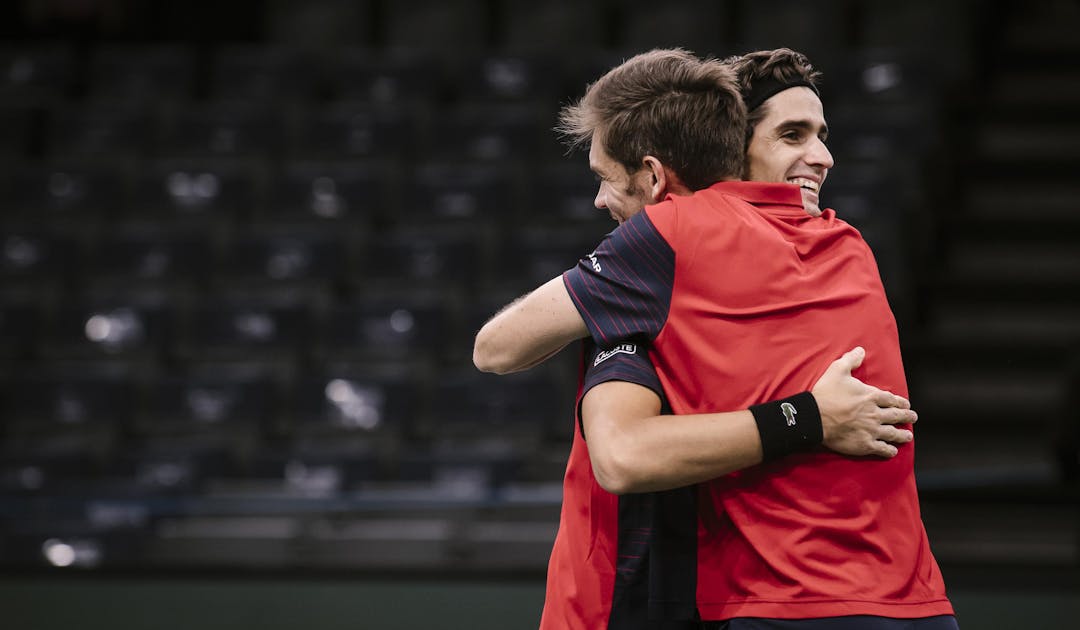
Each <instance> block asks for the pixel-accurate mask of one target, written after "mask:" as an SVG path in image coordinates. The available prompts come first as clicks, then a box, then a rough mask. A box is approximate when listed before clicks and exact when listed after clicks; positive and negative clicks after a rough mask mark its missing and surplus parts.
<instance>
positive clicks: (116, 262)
mask: <svg viewBox="0 0 1080 630" xmlns="http://www.w3.org/2000/svg"><path fill="white" fill-rule="evenodd" d="M212 259H213V248H212V247H211V244H210V243H208V242H207V241H206V239H205V238H203V237H202V236H201V235H200V234H199V233H198V232H196V231H194V230H190V229H189V230H182V229H176V228H173V229H166V228H163V227H160V226H154V227H142V228H140V227H128V228H119V229H116V230H114V231H110V232H106V233H104V234H102V235H101V236H100V237H99V238H98V239H95V242H94V246H93V252H92V253H91V255H90V263H89V265H87V267H86V268H84V269H85V271H86V272H87V273H86V276H85V282H87V283H88V284H89V285H90V286H93V287H133V286H140V287H143V288H151V287H157V288H165V289H168V288H173V287H176V288H186V289H192V288H195V287H197V286H200V285H202V284H203V283H205V281H206V279H207V275H208V272H209V270H210V261H211V260H212Z"/></svg>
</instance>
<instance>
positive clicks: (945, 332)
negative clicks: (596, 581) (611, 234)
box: [0, 0, 1080, 573]
mask: <svg viewBox="0 0 1080 630" xmlns="http://www.w3.org/2000/svg"><path fill="white" fill-rule="evenodd" d="M279 4H281V5H283V6H282V7H278V9H279V11H281V12H282V13H281V14H275V15H271V16H268V17H267V23H268V24H272V28H271V27H267V29H266V30H267V33H264V34H262V35H261V36H256V37H251V36H250V31H248V30H245V31H243V32H244V33H245V36H238V37H230V36H229V35H228V34H219V35H217V36H216V37H213V38H207V37H200V36H197V34H195V33H192V32H189V31H186V30H184V29H183V28H181V27H179V26H178V27H177V30H176V31H174V32H168V29H167V28H166V31H167V32H166V33H165V34H164V36H163V37H161V38H160V40H152V41H148V39H149V38H146V37H135V36H133V33H127V34H126V35H127V36H125V34H123V33H121V34H116V33H109V32H104V33H96V34H95V36H94V37H92V38H90V39H89V40H87V39H86V37H85V36H79V37H76V36H74V35H70V34H69V35H67V36H66V37H65V34H64V33H53V32H48V31H47V29H46V30H45V31H44V32H43V31H42V29H45V27H42V26H40V25H38V26H35V25H33V24H31V23H30V22H29V21H27V22H25V23H24V24H23V25H22V28H23V30H22V31H19V32H14V29H15V27H12V26H8V27H6V28H7V32H8V36H7V39H6V40H5V41H3V42H2V45H0V162H2V163H3V166H4V168H3V169H2V170H0V192H2V196H0V379H2V381H0V383H2V385H0V392H2V394H0V431H2V441H0V515H2V519H0V568H2V569H8V570H22V569H32V568H40V567H46V566H50V565H61V564H74V565H77V566H84V567H87V568H105V569H108V568H134V569H162V568H172V567H189V568H190V567H202V568H251V567H261V568H276V569H346V570H354V569H370V570H383V569H387V568H391V569H414V568H422V569H430V570H445V569H448V568H458V569H461V570H466V571H468V570H496V571H516V572H526V573H529V572H531V573H537V572H540V571H543V569H544V566H545V563H546V559H547V554H548V551H549V550H550V543H551V540H552V537H553V534H554V528H555V524H556V522H557V517H558V506H559V500H560V496H559V486H560V483H561V476H562V467H563V465H564V463H565V459H566V454H567V453H568V451H569V435H570V432H571V431H572V430H573V426H572V400H571V396H572V393H573V388H574V386H575V382H574V379H575V376H576V371H575V360H576V357H575V356H574V351H573V349H570V350H567V351H564V353H563V355H562V356H560V357H559V358H558V360H556V361H555V362H553V364H552V365H549V366H546V367H545V368H543V369H540V370H536V371H534V372H532V373H529V374H527V375H522V376H518V377H514V378H496V377H490V376H487V375H481V374H479V373H477V372H475V370H473V369H472V365H471V359H470V357H471V342H472V335H473V333H474V332H475V330H476V329H477V328H478V326H479V325H480V324H481V323H482V321H483V319H484V317H486V316H487V315H490V314H492V313H494V312H495V310H496V309H497V308H498V307H499V306H500V305H501V304H503V303H505V302H507V301H509V300H510V299H512V298H513V297H515V296H516V295H519V294H521V293H523V292H525V291H526V290H528V289H530V288H532V287H534V286H535V285H537V284H538V283H540V282H542V281H544V280H546V279H548V278H550V277H552V276H554V275H555V274H557V273H559V272H560V271H562V270H563V269H565V268H567V267H569V266H571V265H572V264H574V262H575V260H576V259H578V258H580V257H581V256H582V255H583V254H585V253H587V252H588V250H589V249H590V248H591V247H592V246H593V245H594V244H595V243H596V242H598V241H599V239H600V238H602V236H603V234H604V233H605V232H606V231H607V230H608V229H610V227H611V225H610V222H609V221H608V220H607V217H606V216H604V215H603V214H602V213H600V212H598V211H596V210H595V209H594V208H592V205H591V204H592V199H593V195H594V194H595V183H594V182H593V181H592V179H591V176H590V175H589V173H588V172H587V169H586V164H585V159H584V157H583V156H581V155H574V156H570V157H565V156H563V155H561V154H560V151H561V149H560V147H559V146H558V145H557V144H556V143H555V142H554V139H553V138H554V136H553V134H552V133H551V131H550V129H551V127H552V126H553V125H554V122H555V116H556V112H557V110H558V107H559V106H560V105H561V104H564V103H566V102H568V101H569V100H570V99H572V98H573V97H575V96H577V95H579V94H580V93H581V92H582V90H583V88H584V86H585V83H586V82H587V81H588V80H591V79H593V78H595V77H596V76H598V75H599V73H601V72H602V71H603V70H604V69H606V68H607V67H609V66H610V65H611V64H613V63H616V62H618V61H619V60H620V59H621V58H623V57H625V56H628V55H630V54H633V53H635V52H639V51H641V50H643V49H646V48H649V47H652V46H657V45H674V44H682V45H684V46H686V47H688V48H691V49H694V50H696V51H698V52H702V53H711V54H713V55H717V56H726V55H730V54H736V53H740V52H745V51H747V50H750V49H753V48H759V47H774V46H780V45H787V46H792V47H795V48H802V49H805V50H806V51H807V52H808V53H810V54H811V56H812V58H813V59H814V60H815V62H816V64H817V65H818V66H819V67H820V68H821V69H822V70H823V71H824V73H825V79H824V90H823V91H824V94H825V99H826V112H827V114H829V122H830V127H831V137H830V144H831V147H832V150H833V152H834V154H835V157H836V162H837V167H836V168H835V170H834V171H833V172H832V174H831V175H830V177H829V182H828V184H827V185H826V186H825V188H824V190H823V199H824V200H825V202H826V204H827V205H830V206H834V207H836V208H837V210H838V212H839V214H840V215H841V217H842V218H845V219H847V220H848V221H850V222H851V223H853V224H854V225H856V227H858V228H859V229H860V230H861V231H862V232H863V234H864V235H865V237H866V238H867V240H868V241H869V242H870V243H871V245H872V246H873V247H874V249H875V252H876V254H877V257H878V262H879V266H880V269H881V273H882V276H883V278H884V281H885V284H886V287H887V290H888V292H889V295H890V299H891V301H892V303H893V305H894V308H895V310H896V312H897V315H898V318H899V320H900V325H901V335H902V339H903V341H904V345H905V353H906V355H905V356H906V363H907V367H908V374H909V380H910V386H911V398H912V400H913V402H914V404H915V407H916V408H917V409H918V410H919V412H920V417H921V421H920V423H919V425H918V434H919V440H918V441H917V444H918V449H919V450H918V453H919V455H918V468H917V471H918V476H919V481H920V484H921V488H922V492H923V499H924V511H925V517H926V522H927V525H928V527H929V528H930V536H931V540H932V541H933V543H934V549H935V552H936V553H937V554H938V555H939V558H940V559H941V560H942V562H943V563H945V564H948V563H958V564H968V565H975V566H983V565H986V566H991V565H993V566H998V565H1001V564H1005V565H1009V563H1012V564H1015V565H1017V566H1020V565H1023V566H1029V565H1035V566H1048V567H1069V568H1073V569H1076V568H1078V567H1080V507H1078V506H1080V494H1078V483H1080V476H1078V468H1080V465H1078V458H1080V412H1078V411H1077V409H1078V408H1080V407H1078V406H1077V405H1076V404H1075V402H1074V401H1073V399H1072V398H1073V395H1074V394H1075V392H1076V391H1077V389H1078V387H1080V360H1078V359H1077V356H1078V353H1077V352H1076V351H1077V350H1078V349H1080V241H1078V239H1077V237H1076V234H1077V228H1078V227H1080V221H1078V217H1080V212H1077V210H1078V208H1077V201H1076V200H1077V199H1078V193H1080V190H1078V185H1077V178H1076V167H1077V166H1080V153H1078V147H1080V127H1077V121H1076V116H1075V114H1076V111H1077V106H1078V105H1080V66H1077V64H1076V63H1075V61H1064V59H1066V58H1068V59H1072V60H1075V59H1076V57H1075V56H1074V55H1075V54H1076V53H1077V52H1078V49H1077V44H1076V39H1075V37H1070V36H1069V35H1064V36H1063V35H1060V34H1059V33H1058V30H1059V29H1060V28H1061V24H1059V23H1058V21H1057V20H1055V13H1054V11H1055V10H1056V6H1055V5H1054V3H1045V4H1046V8H1045V10H1043V11H1030V12H1028V11H1021V10H1019V9H1018V8H1017V7H1019V6H1020V5H1019V4H1018V3H1006V4H1007V5H1009V7H1010V8H1007V9H1003V10H1004V11H1005V13H1006V14H1007V15H1008V16H1010V17H1015V18H1016V20H1015V21H1006V20H990V19H989V18H987V17H985V15H984V12H985V11H986V7H985V6H983V4H984V3H980V2H969V3H956V4H949V5H948V6H947V7H946V6H944V5H945V4H948V3H918V2H916V3H896V2H884V1H878V0H857V1H854V2H840V1H830V2H820V3H805V2H780V3H759V2H752V1H749V0H730V1H727V2H717V3H712V4H709V5H708V6H707V7H704V8H703V7H702V6H701V5H700V4H699V3H694V2H666V3H661V4H662V5H663V6H662V7H661V8H660V10H659V11H658V12H657V13H653V12H646V11H645V7H646V6H648V7H652V6H653V5H652V3H644V2H627V3H612V2H605V1H601V0H595V1H590V2H582V3H579V2H569V1H565V2H564V1H553V2H546V3H545V2H540V3H537V2H523V1H518V0H486V1H485V0H472V1H471V2H450V3H447V2H438V1H429V0H409V1H407V2H400V1H394V2H391V1H389V0H368V1H367V2H362V3H353V5H355V6H349V7H345V6H344V5H345V4H349V3H338V4H340V5H341V7H340V10H341V11H342V19H346V18H347V19H348V21H347V22H345V23H347V24H349V25H352V27H354V28H356V33H355V35H354V36H352V37H348V36H343V35H342V34H341V33H340V32H337V31H335V33H336V34H335V37H336V43H335V47H333V48H332V49H331V48H328V46H329V44H325V43H320V42H317V41H315V40H316V39H317V37H316V35H317V34H316V35H313V34H312V33H310V32H304V31H302V30H301V29H303V28H305V25H308V26H310V24H313V23H314V24H324V25H325V24H327V23H329V22H327V21H326V20H325V16H324V15H323V14H322V13H318V12H317V11H316V8H311V7H309V8H308V9H307V10H306V12H304V11H302V10H301V9H299V8H297V7H298V6H299V4H301V3H296V4H297V6H286V5H289V3H279ZM1036 4H1038V3H1036ZM241 5H242V6H245V7H246V6H249V5H248V3H241ZM316 5H317V8H318V11H323V10H332V9H333V6H335V5H334V3H315V4H313V5H312V7H315V6H316ZM1014 5H1015V6H1014ZM198 6H199V7H203V6H204V5H198ZM1040 6H1041V5H1040ZM327 7H330V8H329V9H328V8H327ZM190 10H191V11H199V10H206V9H205V8H203V9H198V8H195V7H193V8H191V9H190ZM331 15H332V13H331ZM291 18H295V19H293V20H292V21H290V19H291ZM227 22H228V20H226V23H227ZM991 22H992V23H991ZM1075 23H1076V22H1073V24H1075ZM683 27H685V28H683ZM157 28H159V29H160V28H162V27H161V26H160V23H158V26H157ZM222 28H224V27H222ZM218 30H220V29H218ZM657 30H659V31H662V33H660V34H655V33H654V31H657ZM84 35H85V33H84ZM342 40H344V41H342ZM1070 55H1072V56H1070ZM342 543H347V544H342ZM57 545H63V546H64V547H63V549H64V553H63V554H59V552H58V551H57V550H58V549H60V548H59V547H57Z"/></svg>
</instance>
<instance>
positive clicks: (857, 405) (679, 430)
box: [581, 348, 916, 494]
mask: <svg viewBox="0 0 1080 630" xmlns="http://www.w3.org/2000/svg"><path fill="white" fill-rule="evenodd" d="M864 355H865V353H864V352H863V351H862V349H861V348H857V349H855V350H852V351H851V352H848V353H847V354H845V355H844V356H843V357H841V358H840V359H837V360H836V361H834V362H833V363H832V365H830V366H829V369H828V370H827V371H826V372H825V374H824V375H823V376H822V377H821V379H819V380H818V382H817V383H816V384H815V385H814V389H813V390H812V393H813V394H814V398H815V400H816V401H817V403H818V408H819V410H820V411H821V421H822V429H823V433H824V441H823V443H824V445H825V447H826V448H829V449H832V450H834V451H836V452H838V453H841V454H844V455H850V456H865V455H877V456H880V457H884V458H889V457H892V456H894V455H896V453H897V449H896V446H894V444H904V443H907V442H910V441H911V439H912V434H911V432H910V431H907V430H904V429H899V428H897V427H895V426H892V425H894V424H902V423H908V422H914V421H915V420H916V415H915V412H914V411H911V410H910V409H909V408H908V407H909V405H908V402H907V400H905V399H903V398H901V397H899V396H895V395H893V394H890V393H888V392H884V391H882V390H879V389H877V388H875V387H872V386H869V385H866V384H864V383H862V382H861V381H859V380H858V379H856V378H854V377H853V376H851V370H853V369H854V368H856V367H858V366H859V365H860V364H861V363H862V360H863V357H864ZM659 414H660V398H659V397H658V396H657V395H656V393H655V392H653V391H652V390H651V389H649V388H647V387H643V386H641V385H637V384H634V383H628V382H624V381H608V382H605V383H601V384H599V385H597V386H595V387H593V388H592V389H590V390H589V391H588V392H587V393H586V394H585V397H584V399H583V400H582V403H581V417H582V425H583V428H584V431H585V437H586V440H587V441H588V443H589V457H590V458H591V460H592V466H593V472H594V474H595V475H596V479H597V481H598V482H599V483H600V485H601V486H602V487H603V488H604V489H606V490H608V491H609V492H613V493H615V494H623V493H628V492H652V491H658V490H668V489H671V488H678V487H682V486H686V485H690V484H694V483H699V482H702V481H707V480H709V479H714V478H716V477H720V476H723V475H726V474H728V473H730V472H733V471H736V470H741V469H743V468H747V467H749V466H753V465H755V464H759V463H761V461H762V449H761V438H760V436H759V434H758V429H757V424H756V423H755V421H754V416H753V414H752V413H751V412H750V411H749V410H742V411H733V412H726V413H708V414H694V415H681V416H672V415H665V416H661V415H659Z"/></svg>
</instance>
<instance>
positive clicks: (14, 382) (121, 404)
mask: <svg viewBox="0 0 1080 630" xmlns="http://www.w3.org/2000/svg"><path fill="white" fill-rule="evenodd" d="M6 380H7V382H6V383H5V384H4V387H3V391H4V397H3V409H4V418H5V425H6V426H5V447H6V449H9V450H12V451H14V452H22V453H78V454H89V455H92V456H94V457H99V458H100V457H104V456H107V455H108V454H109V453H110V452H111V449H112V448H113V447H114V446H115V443H116V441H117V439H118V437H119V435H120V433H121V432H122V431H123V430H124V429H125V427H127V426H129V424H130V422H131V419H132V417H133V415H134V411H135V408H136V404H137V394H138V381H137V380H136V375H135V374H134V373H133V372H132V370H131V367H130V366H129V365H124V364H119V363H115V362H108V363H105V362H83V363H80V364H73V365H66V366H65V365H58V366H55V367H48V366H36V367H31V368H28V369H25V370H23V371H22V372H21V373H19V374H16V375H13V376H12V377H11V378H9V379H6Z"/></svg>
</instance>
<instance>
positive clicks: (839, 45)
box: [728, 0, 850, 72]
mask: <svg viewBox="0 0 1080 630" xmlns="http://www.w3.org/2000/svg"><path fill="white" fill-rule="evenodd" d="M847 5H848V3H847V2H844V1H843V0H822V1H820V2H815V3H814V4H807V3H805V2H799V1H798V0H778V1H776V2H771V3H769V4H768V5H765V4H762V3H760V2H754V1H752V0H740V1H739V2H738V6H737V7H735V8H734V9H733V10H734V17H735V23H736V36H735V39H734V41H733V42H732V44H733V47H734V50H732V51H731V52H732V53H733V54H742V53H746V52H750V51H753V50H762V49H772V48H780V47H786V48H792V49H794V50H797V51H799V52H801V53H804V54H805V55H807V56H808V57H809V58H810V62H811V63H812V64H813V65H814V67H816V68H818V69H821V70H824V71H826V72H829V71H830V69H831V68H834V67H835V65H834V64H835V63H837V62H838V61H839V60H841V59H843V58H844V56H845V55H846V54H847V53H848V52H850V43H849V40H850V38H849V37H848V32H847V29H848V24H849V17H848V13H847V11H848V6H847ZM728 48H729V49H730V47H728Z"/></svg>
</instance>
